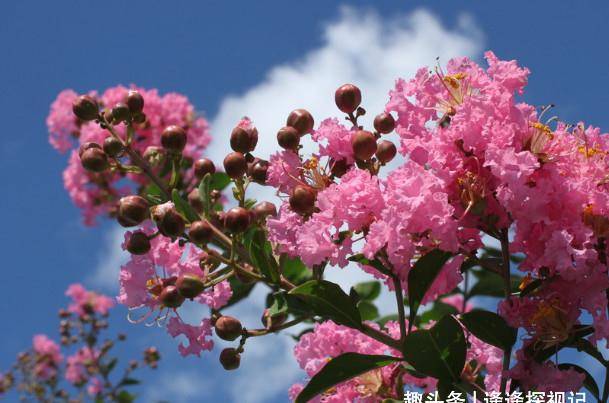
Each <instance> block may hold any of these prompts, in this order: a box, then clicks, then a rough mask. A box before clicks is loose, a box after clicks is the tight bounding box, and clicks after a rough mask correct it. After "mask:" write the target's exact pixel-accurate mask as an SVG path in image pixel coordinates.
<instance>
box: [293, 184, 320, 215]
mask: <svg viewBox="0 0 609 403" xmlns="http://www.w3.org/2000/svg"><path fill="white" fill-rule="evenodd" d="M316 198H317V194H316V193H315V191H314V190H313V189H311V188H310V187H308V186H302V185H296V186H295V187H294V189H292V192H291V194H290V200H289V202H290V208H291V209H292V210H293V211H294V212H296V213H298V214H301V215H305V214H309V213H312V212H313V209H314V207H315V199H316Z"/></svg>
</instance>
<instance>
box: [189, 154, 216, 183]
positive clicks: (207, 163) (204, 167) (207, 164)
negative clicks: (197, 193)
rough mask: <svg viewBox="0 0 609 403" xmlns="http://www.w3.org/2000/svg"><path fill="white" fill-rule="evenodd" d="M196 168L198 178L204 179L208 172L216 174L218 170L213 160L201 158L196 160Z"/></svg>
mask: <svg viewBox="0 0 609 403" xmlns="http://www.w3.org/2000/svg"><path fill="white" fill-rule="evenodd" d="M194 170H195V176H196V177H197V179H203V177H205V175H207V174H214V173H215V172H216V166H215V165H214V163H213V161H212V160H210V159H208V158H201V159H198V160H196V161H195V163H194Z"/></svg>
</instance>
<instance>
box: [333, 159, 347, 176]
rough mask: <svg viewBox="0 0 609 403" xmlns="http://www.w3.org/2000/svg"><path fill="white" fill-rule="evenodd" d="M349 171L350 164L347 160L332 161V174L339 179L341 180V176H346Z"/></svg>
mask: <svg viewBox="0 0 609 403" xmlns="http://www.w3.org/2000/svg"><path fill="white" fill-rule="evenodd" d="M347 170H349V164H347V160H345V159H342V160H338V161H335V160H332V161H330V172H332V175H334V176H336V177H337V178H340V177H341V176H343V175H344V174H346V173H347Z"/></svg>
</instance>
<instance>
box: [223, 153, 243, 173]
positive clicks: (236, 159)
mask: <svg viewBox="0 0 609 403" xmlns="http://www.w3.org/2000/svg"><path fill="white" fill-rule="evenodd" d="M224 171H225V172H226V174H227V175H228V176H230V177H231V178H233V179H237V178H240V177H242V176H243V174H245V172H246V171H247V162H246V160H245V156H244V155H243V154H241V153H239V152H232V153H230V154H228V155H227V156H226V157H225V158H224Z"/></svg>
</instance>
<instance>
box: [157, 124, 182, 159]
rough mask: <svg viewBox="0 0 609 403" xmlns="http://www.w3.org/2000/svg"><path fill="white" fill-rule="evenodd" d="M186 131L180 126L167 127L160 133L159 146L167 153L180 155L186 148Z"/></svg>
mask: <svg viewBox="0 0 609 403" xmlns="http://www.w3.org/2000/svg"><path fill="white" fill-rule="evenodd" d="M186 140H187V136H186V130H184V129H183V128H181V127H180V126H176V125H172V126H167V127H166V128H165V130H163V132H162V133H161V145H162V146H163V148H165V149H166V150H168V151H172V152H174V153H180V152H182V150H183V149H184V147H186Z"/></svg>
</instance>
